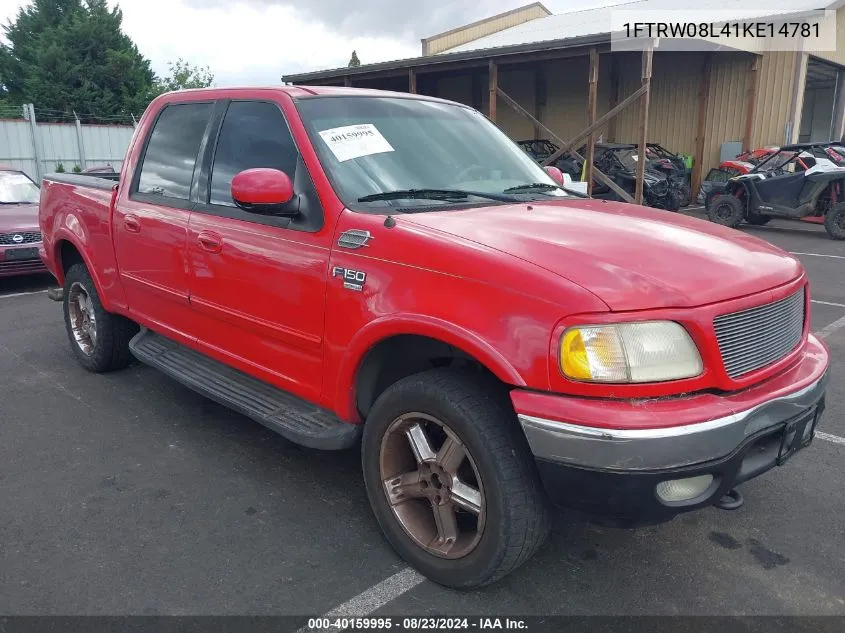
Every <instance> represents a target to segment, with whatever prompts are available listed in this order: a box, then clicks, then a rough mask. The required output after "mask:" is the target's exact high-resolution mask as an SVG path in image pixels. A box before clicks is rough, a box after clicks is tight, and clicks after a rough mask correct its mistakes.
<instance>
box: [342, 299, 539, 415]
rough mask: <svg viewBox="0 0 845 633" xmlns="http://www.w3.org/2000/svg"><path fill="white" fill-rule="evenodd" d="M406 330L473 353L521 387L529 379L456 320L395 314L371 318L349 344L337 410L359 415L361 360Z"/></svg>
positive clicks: (497, 373)
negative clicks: (382, 343)
mask: <svg viewBox="0 0 845 633" xmlns="http://www.w3.org/2000/svg"><path fill="white" fill-rule="evenodd" d="M403 334H407V335H415V336H426V337H428V338H432V339H435V340H438V341H442V342H443V343H446V344H448V345H452V346H453V347H456V348H458V349H460V350H461V351H463V352H464V353H466V354H468V355H470V356H472V357H473V358H475V359H476V360H477V361H478V362H480V363H481V364H482V365H484V367H486V368H487V369H488V370H490V372H492V373H493V374H494V375H495V376H496V377H497V378H498V379H499V380H501V381H502V382H504V383H506V384H511V385H515V386H517V387H524V386H526V382H525V380H524V379H523V377H522V376H521V375H520V374H519V372H518V371H517V370H516V369H515V368H514V367H513V365H512V364H511V363H510V362H509V361H508V360H507V359H506V358H505V357H504V356H502V355H501V354H500V353H499V352H498V351H497V350H496V349H495V348H494V347H493V346H492V345H490V344H489V343H488V342H486V341H485V340H484V339H482V338H481V337H479V336H478V335H477V334H474V333H472V332H470V331H469V330H466V329H464V328H462V327H460V326H458V325H455V324H454V323H450V322H449V321H444V320H443V319H438V318H435V317H430V316H424V315H420V314H391V315H387V316H383V317H380V318H378V319H376V320H374V321H370V322H369V323H368V324H367V325H365V326H364V327H363V328H361V329H360V330H358V331H357V332H356V333H355V336H353V337H352V340H350V341H349V343H348V344H347V345H346V353H345V354H344V355H343V358H342V360H341V362H340V368H339V371H338V381H337V384H338V388H337V391H336V393H335V395H334V397H335V410H336V411H337V412H338V414H339V415H340V416H341V417H342V418H344V419H347V420H353V419H357V418H358V411H357V409H356V405H355V397H356V393H355V381H356V379H357V377H358V371H359V369H360V367H361V363H362V362H363V361H364V359H365V358H366V356H367V354H368V353H369V351H370V350H371V349H373V347H375V346H376V345H377V344H378V343H380V342H381V341H384V340H386V339H389V338H391V337H394V336H400V335H403Z"/></svg>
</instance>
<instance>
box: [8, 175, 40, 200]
mask: <svg viewBox="0 0 845 633" xmlns="http://www.w3.org/2000/svg"><path fill="white" fill-rule="evenodd" d="M39 193H40V191H39V189H38V187H37V186H36V184H35V183H34V182H32V181H31V180H30V179H29V178H27V177H26V175H24V174H22V173H19V172H16V171H0V204H30V203H37V202H38V195H39Z"/></svg>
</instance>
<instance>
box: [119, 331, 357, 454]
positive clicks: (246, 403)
mask: <svg viewBox="0 0 845 633" xmlns="http://www.w3.org/2000/svg"><path fill="white" fill-rule="evenodd" d="M129 349H130V350H131V351H132V354H133V355H134V356H135V357H136V358H137V359H138V360H139V361H141V362H142V363H144V364H146V365H150V366H151V367H155V368H156V369H158V370H159V371H161V372H163V373H165V374H167V375H168V376H170V377H171V378H173V379H174V380H177V381H178V382H180V383H182V384H183V385H185V386H186V387H188V388H190V389H193V390H194V391H197V392H199V393H201V394H202V395H204V396H206V397H208V398H210V399H211V400H214V401H215V402H217V403H219V404H222V405H223V406H225V407H228V408H230V409H233V410H234V411H237V412H238V413H241V414H243V415H245V416H247V417H248V418H252V419H253V420H255V421H256V422H259V423H260V424H263V425H264V426H266V427H267V428H268V429H271V430H273V431H276V432H277V433H278V434H279V435H281V436H282V437H284V438H285V439H288V440H290V441H291V442H294V443H296V444H300V445H302V446H307V447H308V448H319V449H323V450H340V449H344V448H349V447H350V446H352V445H353V444H355V442H356V441H357V440H358V437H359V436H360V434H361V425H359V424H349V423H347V422H344V421H343V420H341V419H339V418H338V417H337V416H336V415H335V414H333V413H332V412H331V411H328V410H327V409H323V408H321V407H318V406H316V405H313V404H310V403H308V402H306V401H305V400H301V399H299V398H297V397H296V396H293V395H291V394H289V393H287V392H286V391H283V390H281V389H279V388H277V387H274V386H272V385H269V384H267V383H265V382H262V381H260V380H258V379H256V378H253V377H252V376H248V375H247V374H245V373H243V372H242V371H239V370H237V369H234V368H232V367H229V366H228V365H224V364H223V363H220V362H218V361H216V360H214V359H212V358H209V357H208V356H205V355H204V354H200V353H199V352H196V351H194V350H192V349H189V348H187V347H185V346H184V345H180V344H179V343H176V342H174V341H171V340H170V339H168V338H165V337H163V336H161V335H159V334H156V333H155V332H151V331H149V330H146V329H143V330H141V331H140V332H139V333H138V334H136V335H135V337H134V338H133V339H132V340H131V341H130V343H129Z"/></svg>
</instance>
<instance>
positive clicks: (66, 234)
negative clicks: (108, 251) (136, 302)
mask: <svg viewBox="0 0 845 633" xmlns="http://www.w3.org/2000/svg"><path fill="white" fill-rule="evenodd" d="M71 218H73V220H75V222H73V221H72V222H71V224H75V225H76V226H77V227H79V228H77V230H76V232H75V231H73V230H71V228H70V227H69V226H68V220H70V219H71ZM81 226H82V223H81V222H79V221H78V218H76V216H73V215H68V216H66V217H65V222H64V223H63V224H62V226H61V227H60V228H59V229H58V230H57V231H56V234H55V237H54V240H53V245H52V246H53V261H54V262H55V263H56V275H55V277H56V281H58V282H59V283H60V284H62V285H64V282H65V271H64V270H63V269H62V243H63V242H67V243H69V244H70V245H72V246H73V247H74V248H75V249H76V251H77V252H78V253H79V254H80V256H81V257H82V261H83V262H84V263H85V267H86V268H87V269H88V273H89V274H90V275H91V279H93V280H94V288H95V290H96V291H97V296H98V297H99V298H100V303H101V304H102V305H103V309H104V310H106V311H107V312H111V311H112V307H113V306H112V305H111V301H110V300H109V299H108V298H107V297H106V294H105V293H104V292H103V284H102V281H101V280H100V273H99V271H98V270H97V268H96V266H94V265H93V262H92V261H91V257H90V255H89V254H88V250H87V249H86V248H84V247H83V246H82V244H84V243H85V242H86V241H87V240H86V236H85V234H84V231H83V229H82V228H81ZM78 233H82V235H81V236H80V235H78Z"/></svg>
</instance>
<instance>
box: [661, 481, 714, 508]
mask: <svg viewBox="0 0 845 633" xmlns="http://www.w3.org/2000/svg"><path fill="white" fill-rule="evenodd" d="M712 483H713V475H709V474H708V475H699V476H698V477H687V478H686V479H670V480H669V481H661V482H660V483H659V484H657V487H656V488H655V492H657V496H658V497H660V500H661V501H668V502H675V503H677V502H678V501H689V500H690V499H695V498H696V497H697V496H699V495H700V494H701V493H702V492H704V491H705V490H707V489H708V488H709V487H710V484H712Z"/></svg>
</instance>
